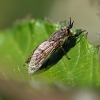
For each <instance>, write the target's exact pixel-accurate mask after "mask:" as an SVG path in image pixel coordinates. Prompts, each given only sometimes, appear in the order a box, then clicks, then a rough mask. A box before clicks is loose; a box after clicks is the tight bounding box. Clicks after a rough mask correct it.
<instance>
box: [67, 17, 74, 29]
mask: <svg viewBox="0 0 100 100" xmlns="http://www.w3.org/2000/svg"><path fill="white" fill-rule="evenodd" d="M73 23H74V21H73V22H71V17H70V22H69V25H68V26H67V28H68V29H71V28H72V27H73Z"/></svg>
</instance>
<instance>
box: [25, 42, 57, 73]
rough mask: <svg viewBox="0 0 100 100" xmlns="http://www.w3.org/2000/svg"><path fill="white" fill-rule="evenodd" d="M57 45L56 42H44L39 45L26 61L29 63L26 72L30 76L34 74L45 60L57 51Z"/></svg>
mask: <svg viewBox="0 0 100 100" xmlns="http://www.w3.org/2000/svg"><path fill="white" fill-rule="evenodd" d="M58 45H59V42H57V41H56V42H55V41H44V42H43V43H42V44H40V45H39V46H38V47H37V48H36V50H35V51H34V52H33V54H32V55H31V56H30V57H29V59H28V60H27V61H28V62H29V61H30V62H29V67H28V72H29V73H30V74H32V73H34V72H36V71H37V70H38V69H39V68H40V67H41V65H42V64H43V63H44V62H45V60H46V58H47V57H48V56H50V55H51V54H52V53H53V52H54V51H55V49H57V47H58Z"/></svg>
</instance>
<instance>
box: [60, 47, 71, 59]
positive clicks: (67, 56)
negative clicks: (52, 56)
mask: <svg viewBox="0 0 100 100" xmlns="http://www.w3.org/2000/svg"><path fill="white" fill-rule="evenodd" d="M60 47H61V49H62V51H63V53H64V55H65V56H66V57H67V59H68V60H70V58H69V57H68V55H67V54H66V52H65V50H64V48H63V47H62V46H60Z"/></svg>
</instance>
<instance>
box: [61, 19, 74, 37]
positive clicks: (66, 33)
mask: <svg viewBox="0 0 100 100" xmlns="http://www.w3.org/2000/svg"><path fill="white" fill-rule="evenodd" d="M73 23H74V21H73V22H71V17H70V22H69V25H68V26H67V27H66V26H64V27H61V30H62V31H63V32H64V34H65V35H66V36H68V35H70V34H71V32H70V29H71V28H72V27H73Z"/></svg>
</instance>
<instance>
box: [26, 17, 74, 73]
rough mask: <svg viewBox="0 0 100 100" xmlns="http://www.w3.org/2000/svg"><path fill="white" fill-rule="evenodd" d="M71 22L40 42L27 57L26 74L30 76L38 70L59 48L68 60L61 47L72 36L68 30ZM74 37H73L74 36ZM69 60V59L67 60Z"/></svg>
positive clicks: (71, 24) (71, 25)
mask: <svg viewBox="0 0 100 100" xmlns="http://www.w3.org/2000/svg"><path fill="white" fill-rule="evenodd" d="M73 23H74V21H73V22H71V18H70V22H69V23H68V26H62V27H61V29H60V30H58V31H56V32H54V33H53V34H52V35H51V36H50V38H49V39H47V40H46V41H44V42H42V43H41V44H40V45H39V46H38V47H37V48H36V49H35V50H34V51H33V52H32V54H31V55H30V56H29V58H28V59H27V60H26V62H25V63H27V64H28V63H29V67H28V73H30V74H32V73H34V72H36V71H37V70H39V69H40V68H41V66H42V65H43V63H44V62H45V61H46V59H47V58H48V57H50V56H51V55H52V54H53V53H54V52H55V51H56V50H57V49H58V48H61V49H62V51H63V53H64V55H65V56H66V57H67V58H68V56H67V54H66V52H65V50H64V48H63V47H62V45H63V44H64V42H65V40H67V38H68V37H69V36H73V35H72V33H71V31H70V29H71V28H72V27H73ZM74 36H75V35H74ZM68 59H69V58H68Z"/></svg>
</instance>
